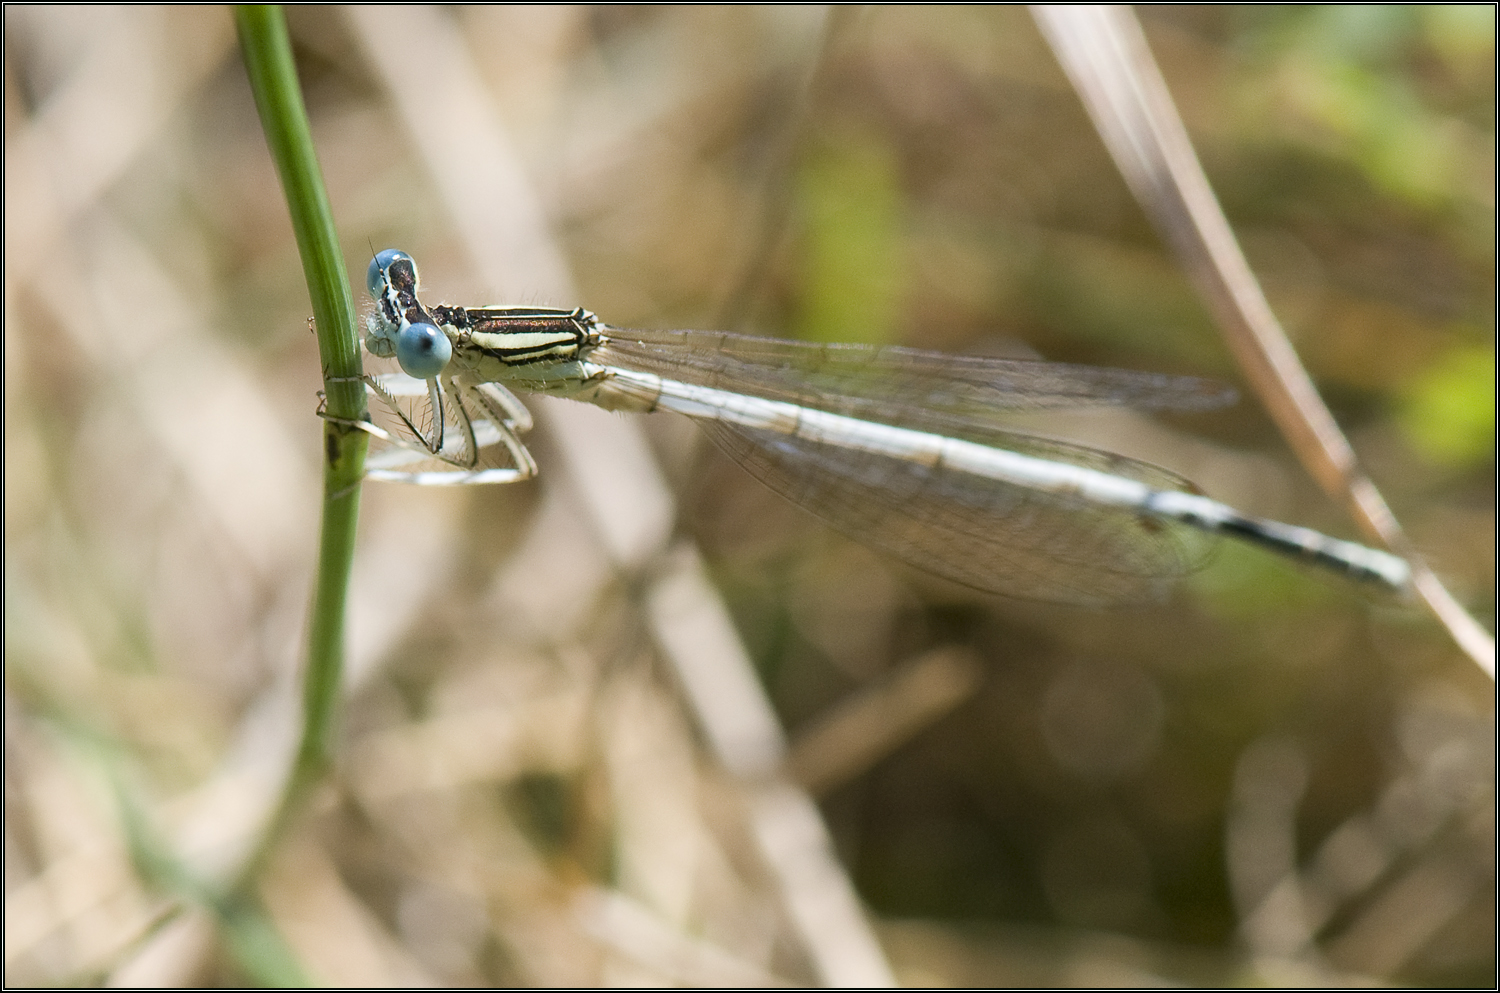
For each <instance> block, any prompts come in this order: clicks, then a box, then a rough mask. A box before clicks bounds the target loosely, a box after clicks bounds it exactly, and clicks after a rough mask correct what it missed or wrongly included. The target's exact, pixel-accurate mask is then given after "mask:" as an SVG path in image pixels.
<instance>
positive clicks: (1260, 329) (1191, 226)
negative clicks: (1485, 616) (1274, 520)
mask: <svg viewBox="0 0 1500 993" xmlns="http://www.w3.org/2000/svg"><path fill="white" fill-rule="evenodd" d="M1033 11H1034V13H1035V16H1036V19H1037V23H1038V24H1039V25H1040V26H1041V28H1042V32H1043V34H1045V35H1046V36H1047V39H1048V41H1050V42H1051V44H1052V48H1053V51H1054V52H1056V54H1057V57H1058V60H1059V61H1060V62H1061V63H1062V65H1063V68H1064V69H1065V70H1066V71H1067V73H1068V77H1069V78H1070V79H1071V80H1072V81H1073V85H1074V87H1076V88H1077V90H1078V93H1079V95H1080V96H1081V97H1082V98H1083V102H1084V105H1085V106H1086V107H1087V108H1088V112H1089V116H1090V117H1091V118H1092V119H1093V121H1094V125H1095V127H1097V128H1098V130H1099V134H1100V136H1101V137H1102V138H1103V139H1104V143H1105V145H1107V146H1108V148H1109V151H1110V154H1111V155H1112V156H1113V157H1114V160H1115V163H1116V165H1118V166H1119V168H1120V171H1121V173H1123V174H1124V176H1125V179H1126V182H1128V183H1129V184H1130V188H1131V190H1132V191H1133V192H1134V193H1135V196H1136V199H1137V200H1139V201H1140V204H1141V206H1142V207H1143V208H1144V209H1145V211H1146V213H1147V214H1148V215H1149V216H1150V217H1151V220H1152V221H1153V222H1154V223H1155V224H1156V226H1157V228H1158V229H1159V230H1160V231H1161V233H1162V235H1163V236H1164V237H1165V238H1166V240H1167V241H1168V243H1170V244H1171V246H1172V248H1173V250H1174V251H1175V252H1176V253H1177V256H1178V258H1179V259H1180V260H1181V261H1182V263H1183V265H1184V266H1185V267H1186V269H1187V271H1188V273H1189V274H1190V276H1191V277H1192V279H1193V282H1194V284H1195V285H1196V287H1197V288H1198V292H1199V294H1200V295H1201V296H1202V297H1203V298H1204V300H1205V301H1207V303H1208V306H1209V309H1210V310H1211V311H1212V312H1213V314H1214V317H1215V319H1216V320H1217V322H1218V325H1219V328H1220V329H1221V330H1222V331H1223V333H1224V336H1225V339H1226V341H1227V342H1228V344H1229V347H1230V349H1231V350H1232V351H1233V352H1234V355H1235V357H1236V358H1237V359H1238V360H1239V364H1240V367H1241V368H1242V369H1243V370H1244V371H1245V375H1246V377H1247V378H1248V379H1249V380H1250V383H1251V384H1252V386H1253V387H1254V388H1255V392H1256V394H1257V395H1258V396H1259V397H1260V398H1261V400H1262V402H1263V403H1265V405H1266V407H1267V408H1268V409H1269V410H1270V412H1271V416H1272V417H1273V418H1274V419H1275V420H1276V423H1277V424H1278V425H1279V426H1280V427H1281V430H1282V433H1283V434H1284V435H1285V436H1286V438H1287V441H1288V442H1289V443H1290V444H1291V446H1292V448H1293V450H1294V451H1295V452H1296V453H1297V456H1298V458H1299V459H1301V461H1302V464H1303V465H1304V466H1306V468H1307V470H1308V471H1309V472H1310V473H1312V475H1313V476H1314V478H1316V479H1317V480H1318V482H1319V484H1320V485H1321V486H1322V487H1323V490H1324V491H1325V492H1326V493H1328V494H1329V495H1330V496H1331V497H1333V498H1334V499H1336V500H1338V501H1340V502H1341V503H1343V504H1344V505H1345V506H1347V507H1348V509H1349V512H1350V513H1351V514H1352V515H1353V516H1354V518H1355V520H1356V521H1357V522H1358V523H1359V525H1360V527H1361V529H1363V530H1364V531H1365V532H1366V533H1368V534H1370V535H1371V536H1373V537H1375V538H1377V539H1378V540H1380V541H1382V542H1384V543H1385V545H1386V546H1387V547H1388V548H1391V549H1392V550H1394V551H1396V552H1397V553H1398V554H1400V555H1402V556H1403V557H1405V558H1406V559H1408V560H1409V561H1410V562H1411V563H1412V564H1413V575H1414V579H1413V585H1414V586H1415V587H1416V589H1417V591H1418V592H1419V593H1420V594H1421V596H1422V598H1423V600H1424V601H1425V602H1426V603H1427V605H1428V607H1429V608H1430V609H1431V611H1432V613H1433V614H1434V615H1435V616H1436V617H1437V618H1438V620H1439V621H1441V622H1442V623H1443V625H1444V626H1445V627H1447V629H1448V631H1449V632H1450V633H1451V635H1452V637H1453V640H1454V641H1455V642H1457V643H1458V645H1459V647H1461V648H1462V649H1463V651H1464V652H1466V653H1467V654H1468V655H1469V657H1470V658H1472V659H1473V660H1474V661H1475V662H1476V663H1477V664H1478V665H1479V667H1480V668H1481V669H1483V670H1484V671H1485V672H1486V673H1487V674H1488V675H1489V677H1490V678H1491V679H1494V678H1495V640H1494V638H1493V637H1491V636H1490V635H1489V633H1488V632H1486V631H1485V630H1484V629H1483V628H1482V627H1480V625H1479V623H1478V622H1477V621H1475V620H1474V619H1473V618H1472V617H1470V616H1469V615H1468V614H1467V613H1465V612H1464V610H1463V608H1462V607H1460V606H1459V604H1458V601H1457V600H1455V599H1454V598H1453V596H1452V594H1450V593H1449V592H1448V590H1447V589H1446V588H1445V587H1444V586H1443V584H1442V582H1441V581H1440V580H1439V579H1438V578H1437V576H1436V575H1435V574H1434V573H1433V572H1432V570H1431V569H1429V568H1428V567H1427V566H1426V565H1424V564H1423V563H1422V561H1421V559H1420V558H1419V557H1418V556H1417V555H1416V553H1415V551H1414V550H1413V549H1412V547H1411V543H1410V542H1409V541H1408V540H1407V539H1406V536H1405V535H1404V533H1403V532H1402V530H1401V526H1400V525H1399V524H1398V523H1397V521H1396V518H1395V516H1394V515H1393V514H1392V513H1391V511H1390V508H1389V507H1388V506H1387V505H1386V502H1385V499H1384V498H1383V497H1382V496H1381V495H1380V492H1379V491H1378V490H1377V489H1376V488H1375V484H1374V483H1373V482H1372V481H1371V480H1370V478H1369V477H1368V476H1366V475H1365V473H1364V471H1363V469H1361V468H1360V466H1359V463H1358V460H1357V458H1356V457H1355V454H1354V449H1353V448H1352V447H1351V446H1350V445H1349V442H1348V440H1347V439H1346V438H1345V437H1344V435H1343V432H1342V431H1340V430H1339V426H1338V424H1337V423H1336V422H1335V421H1334V419H1333V414H1332V413H1331V412H1329V410H1328V407H1327V406H1326V405H1325V404H1324V403H1323V400H1322V398H1321V397H1320V396H1319V395H1318V391H1317V388H1316V387H1315V386H1314V385H1313V381H1312V378H1311V377H1310V376H1308V374H1307V371H1306V369H1304V368H1303V366H1302V363H1301V361H1300V360H1299V359H1298V357H1297V353H1296V351H1295V350H1294V349H1293V347H1292V344H1291V342H1290V341H1289V340H1288V339H1287V336H1286V332H1285V331H1284V330H1282V327H1281V324H1280V322H1278V321H1277V319H1276V315H1275V314H1273V313H1272V312H1271V307H1270V304H1269V303H1267V301H1266V297H1265V294H1264V293H1263V292H1262V290H1261V287H1260V283H1259V282H1258V281H1257V280H1256V278H1255V275H1254V274H1253V273H1252V272H1251V271H1250V266H1249V264H1248V263H1247V262H1246V261H1245V256H1244V253H1243V252H1242V251H1241V250H1240V247H1239V243H1238V241H1237V240H1236V239H1235V236H1234V232H1233V231H1232V230H1230V227H1229V222H1228V220H1227V219H1226V218H1225V217H1224V212H1223V210H1222V209H1221V208H1220V207H1219V202H1218V200H1217V199H1216V198H1215V196H1214V193H1213V190H1212V189H1211V188H1210V187H1209V185H1208V178H1207V177H1206V176H1205V175H1204V173H1203V167H1202V166H1201V165H1200V164H1199V162H1198V157H1197V155H1196V154H1195V153H1194V151H1193V146H1192V143H1191V141H1190V140H1189V139H1188V135H1187V129H1186V128H1185V127H1184V126H1183V124H1182V120H1181V118H1180V117H1179V116H1178V115H1177V109H1176V107H1175V105H1174V104H1173V102H1172V97H1171V94H1170V93H1168V91H1167V86H1166V83H1165V81H1164V80H1163V79H1162V77H1161V72H1160V70H1158V69H1157V67H1156V62H1155V61H1154V60H1153V59H1152V57H1151V51H1150V49H1149V48H1148V47H1147V45H1146V39H1145V35H1144V34H1143V33H1142V32H1141V27H1140V22H1138V21H1137V20H1136V19H1135V15H1134V14H1133V13H1131V11H1130V10H1129V8H1126V7H1116V6H1110V7H1106V6H1092V5H1090V6H1076V7H1064V6H1050V5H1038V6H1036V7H1034V8H1033Z"/></svg>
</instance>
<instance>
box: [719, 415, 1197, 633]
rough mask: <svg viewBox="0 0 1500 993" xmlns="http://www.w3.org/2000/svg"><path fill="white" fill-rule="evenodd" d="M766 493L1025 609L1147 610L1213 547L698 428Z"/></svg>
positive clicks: (1160, 480)
mask: <svg viewBox="0 0 1500 993" xmlns="http://www.w3.org/2000/svg"><path fill="white" fill-rule="evenodd" d="M699 423H700V425H701V426H702V427H703V428H704V430H705V431H707V432H708V435H709V437H711V438H712V439H713V440H714V442H715V443H717V444H718V446H719V447H720V448H722V449H723V450H724V451H725V452H726V453H727V454H728V455H729V456H730V458H732V459H734V460H735V461H736V462H738V463H739V464H740V465H742V466H744V467H745V469H747V470H748V471H749V472H750V473H751V474H752V475H754V476H755V477H756V478H757V479H759V480H760V481H761V482H763V483H765V484H766V485H767V486H769V487H770V488H771V489H773V490H775V491H776V492H777V493H780V494H781V495H782V496H784V497H786V498H787V499H789V500H791V501H792V502H793V503H796V504H798V505H799V506H801V507H804V508H806V509H807V510H809V511H810V512H812V513H813V514H815V515H816V516H818V517H820V518H822V519H823V520H824V521H825V522H826V523H828V524H829V525H831V526H832V527H833V528H835V529H836V530H838V531H841V532H843V533H844V534H846V535H848V536H849V537H851V538H853V539H855V540H856V541H859V542H861V543H863V544H867V545H870V546H873V547H876V548H879V549H883V550H884V551H887V552H889V553H890V554H892V555H894V556H895V557H897V558H899V559H901V560H903V561H905V562H907V563H909V564H910V565H913V566H916V567H917V568H919V569H923V570H926V571H927V572H931V573H935V574H936V575H939V576H943V577H945V578H947V579H951V580H954V581H955V582H959V583H962V584H964V585H966V586H972V587H974V588H976V589H980V590H984V591H986V592H991V593H1001V594H1004V595H1007V596H1013V597H1021V598H1023V599H1033V600H1048V601H1053V602H1062V603H1078V604H1088V605H1095V606H1097V605H1105V604H1112V603H1122V602H1132V601H1143V600H1157V599H1161V598H1163V597H1164V596H1165V594H1166V591H1167V590H1168V589H1169V588H1170V586H1171V584H1172V582H1173V581H1174V580H1175V579H1177V578H1180V577H1181V576H1183V575H1184V574H1186V573H1189V572H1192V571H1194V570H1196V569H1198V568H1201V567H1202V566H1203V564H1204V563H1205V562H1206V561H1207V559H1208V556H1209V553H1210V551H1211V549H1212V547H1213V545H1214V543H1215V542H1214V538H1213V536H1211V535H1208V534H1205V533H1203V532H1201V531H1199V530H1197V529H1195V528H1191V527H1188V526H1187V525H1183V524H1177V523H1174V522H1170V521H1162V520H1158V519H1154V518H1145V517H1142V516H1140V515H1138V514H1135V513H1131V512H1129V511H1127V510H1122V509H1116V508H1108V507H1101V506H1098V505H1096V504H1092V503H1088V502H1085V501H1083V500H1079V499H1076V498H1069V497H1067V496H1066V495H1059V494H1050V493H1043V492H1039V491H1036V490H1031V489H1027V488H1024V487H1019V486H1014V485H1010V484H1007V483H1002V482H997V481H996V480H993V479H981V478H978V477H975V476H971V475H969V474H967V473H962V472H957V471H954V470H952V469H947V468H942V467H938V468H933V467H930V466H924V465H919V464H916V463H913V462H909V461H905V460H902V459H896V458H890V457H886V456H880V455H872V454H870V453H868V452H859V451H851V450H849V449H844V448H840V447H837V446H833V445H825V444H821V443H818V442H810V441H807V440H805V439H802V438H798V437H797V436H795V435H784V434H778V433H775V432H772V431H763V430H758V429H753V428H745V427H742V426H739V425H735V424H732V423H730V422H727V421H709V420H705V421H700V422H699ZM964 437H965V438H966V440H969V441H974V442H978V443H980V444H986V445H993V446H995V447H997V448H1006V449H1010V450H1012V451H1017V452H1021V453H1023V454H1027V455H1035V456H1036V457H1038V458H1044V459H1050V460H1053V461H1059V462H1069V463H1073V464H1075V465H1082V466H1086V467H1088V468H1093V469H1098V470H1100V471H1103V472H1108V473H1113V474H1115V475H1122V476H1127V477H1130V478H1132V479H1137V480H1139V481H1141V482H1144V483H1146V484H1147V485H1149V486H1151V487H1152V488H1154V489H1180V490H1191V489H1192V488H1193V487H1192V485H1191V484H1190V483H1188V482H1187V481H1186V480H1184V479H1182V478H1181V477H1179V476H1177V475H1175V474H1173V473H1170V472H1168V471H1166V470H1165V469H1159V468H1157V467H1155V466H1152V465H1148V464H1146V463H1144V462H1138V461H1136V460H1134V459H1128V458H1125V457H1123V456H1118V455H1111V454H1108V453H1106V452H1100V451H1096V450H1094V449H1090V448H1084V447H1082V446H1078V445H1070V444H1067V443H1065V442H1060V441H1052V440H1049V439H1043V438H1035V437H1031V436H1027V435H1018V434H1012V433H1010V432H1004V431H968V432H966V433H965V435H964Z"/></svg>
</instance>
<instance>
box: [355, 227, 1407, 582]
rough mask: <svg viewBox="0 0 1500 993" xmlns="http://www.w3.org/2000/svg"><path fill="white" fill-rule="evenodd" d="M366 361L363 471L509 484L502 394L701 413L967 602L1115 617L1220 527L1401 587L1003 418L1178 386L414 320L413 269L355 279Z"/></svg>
mask: <svg viewBox="0 0 1500 993" xmlns="http://www.w3.org/2000/svg"><path fill="white" fill-rule="evenodd" d="M367 284H368V288H369V291H370V295H371V296H372V297H373V298H374V300H375V310H374V313H372V314H371V315H370V317H369V319H368V321H367V327H366V335H365V347H366V349H367V350H368V351H369V352H370V354H371V355H373V356H377V357H379V358H382V359H392V358H393V359H395V360H396V361H397V362H398V363H399V365H400V367H401V369H402V370H403V371H402V373H391V374H386V375H378V376H366V377H365V380H364V381H365V383H366V386H367V389H368V391H369V394H370V397H371V400H372V401H373V402H372V405H371V406H372V412H373V414H374V420H373V421H371V422H361V423H359V424H358V425H357V426H358V427H360V428H361V429H363V430H365V431H368V432H369V433H370V434H371V435H373V436H375V437H376V438H378V439H380V440H382V441H384V442H386V443H387V444H386V446H385V447H384V448H383V450H380V451H377V452H375V453H374V454H372V456H371V458H370V460H369V462H368V463H367V466H368V469H367V475H368V477H369V478H371V479H380V480H395V481H402V482H412V483H418V484H423V485H453V484H466V483H503V482H513V481H516V480H520V479H525V478H528V477H530V476H532V475H534V474H535V473H536V471H537V470H536V463H535V462H534V461H533V460H532V457H531V454H530V453H529V452H528V451H527V450H526V447H525V446H524V445H523V444H522V443H521V441H520V439H519V435H520V434H522V433H524V432H525V431H526V430H527V429H528V428H529V427H530V426H531V418H530V416H529V415H528V413H527V411H526V408H525V407H524V406H523V405H522V404H521V403H520V401H519V400H517V399H516V397H515V396H514V395H513V394H512V393H511V392H510V389H507V387H510V388H511V389H516V390H520V391H522V392H526V393H547V394H552V395H555V396H562V397H568V398H570V399H573V400H581V401H585V402H588V403H593V404H596V405H598V406H600V407H604V408H605V409H608V410H617V411H632V412H640V413H649V412H652V411H658V410H667V411H675V412H677V413H680V414H686V415H687V416H689V417H692V418H694V419H695V420H696V421H697V422H698V423H699V424H700V425H701V426H702V427H703V428H704V429H705V430H706V431H707V432H708V434H709V436H710V437H711V438H712V439H713V440H714V441H715V442H716V443H717V444H718V445H719V447H720V448H722V449H723V450H724V451H725V452H726V453H727V454H728V455H729V456H730V457H731V458H733V459H734V460H735V461H736V462H738V463H739V464H740V465H741V466H743V467H745V468H746V469H747V470H749V471H750V473H751V474H752V475H754V476H755V477H757V478H758V479H760V480H761V481H762V482H763V483H765V484H766V485H768V486H769V487H770V488H771V489H773V490H775V491H777V492H778V493H780V494H782V495H783V496H785V497H787V498H788V499H790V500H791V501H793V502H794V503H796V504H798V505H800V506H802V507H804V508H806V509H808V510H809V511H811V512H812V513H814V514H816V515H817V516H819V517H821V518H822V519H823V520H825V521H826V522H827V523H829V524H830V525H832V526H833V527H834V528H836V529H838V530H840V531H843V532H845V533H846V534H848V535H850V536H851V537H853V538H855V539H856V540H858V541H860V542H863V543H865V544H868V545H871V546H874V547H877V548H880V549H883V550H885V551H887V552H889V553H891V554H893V555H895V556H896V557H897V558H900V559H903V560H905V561H906V562H908V563H910V564H912V565H914V566H917V567H918V568H921V569H925V570H927V571H929V572H933V573H936V574H938V575H940V576H945V577H947V578H949V579H952V580H956V581H958V582H960V583H964V584H966V585H969V586H972V587H977V588H978V589H981V590H986V591H991V592H996V593H1003V594H1008V595H1012V596H1020V597H1027V598H1033V599H1043V600H1056V601H1064V602H1074V603H1080V602H1081V603H1108V602H1117V601H1122V600H1133V599H1142V598H1146V597H1150V596H1152V595H1153V594H1158V593H1159V592H1160V591H1161V589H1162V588H1163V586H1164V584H1165V583H1167V582H1170V581H1171V580H1172V579H1174V578H1176V577H1179V576H1182V575H1183V574H1185V573H1188V572H1190V571H1192V570H1194V569H1196V568H1198V567H1199V566H1201V565H1202V564H1203V562H1204V561H1205V558H1206V556H1207V552H1208V550H1209V547H1210V546H1211V544H1212V542H1213V539H1214V538H1215V537H1216V536H1218V535H1229V536H1232V537H1234V538H1238V539H1241V540H1244V541H1249V542H1253V543H1255V544H1257V545H1260V546H1261V547H1264V548H1268V549H1271V550H1273V551H1275V552H1278V553H1282V554H1285V555H1290V556H1293V557H1296V558H1299V559H1301V560H1303V561H1307V562H1311V563H1315V564H1317V565H1319V566H1322V567H1326V568H1330V569H1333V570H1336V571H1338V572H1341V573H1343V574H1345V575H1347V576H1351V577H1354V578H1356V579H1360V580H1367V581H1372V582H1375V583H1379V584H1383V585H1385V586H1388V587H1391V588H1394V589H1398V590H1401V589H1404V588H1405V587H1406V585H1407V583H1408V581H1409V576H1410V570H1409V568H1408V566H1407V564H1406V563H1405V562H1404V561H1403V560H1401V559H1399V558H1397V557H1396V556H1393V555H1390V554H1388V553H1385V552H1380V551H1375V550H1373V549H1369V548H1365V547H1364V546H1362V545H1357V544H1354V543H1352V542H1347V541H1340V540H1337V539H1334V538H1329V537H1326V536H1324V535H1322V534H1319V533H1317V532H1316V531H1311V530H1308V529H1306V528H1300V527H1294V526H1291V525H1287V524H1281V523H1277V522H1275V521H1268V520H1262V519H1258V518H1254V517H1250V516H1248V515H1245V514H1242V513H1240V512H1238V511H1236V510H1234V509H1232V508H1230V507H1228V506H1226V505H1225V504H1222V503H1218V502H1216V501H1214V500H1211V499H1209V498H1208V497H1206V496H1203V495H1201V494H1200V493H1199V492H1197V491H1196V490H1195V489H1194V487H1193V486H1192V484H1190V483H1188V482H1187V481H1186V480H1184V479H1182V478H1181V477H1179V476H1177V475H1175V474H1173V473H1171V472H1168V471H1166V470H1164V469H1159V468H1157V467H1155V466H1151V465H1148V464H1146V463H1144V462H1139V461H1136V460H1134V459H1129V458H1125V457H1124V456H1120V455H1112V454H1109V453H1107V452H1102V451H1097V450H1094V449H1091V448H1086V447H1083V446H1081V445H1075V444H1070V443H1067V442H1062V441H1054V440H1050V439H1045V438H1040V437H1036V436H1033V435H1029V434H1024V433H1020V432H1017V431H1015V430H1011V429H1008V428H1007V427H1006V426H1005V423H1004V416H1005V415H1006V414H1007V413H1012V414H1013V413H1015V412H1018V411H1034V410H1043V409H1055V408H1062V407H1075V406H1099V405H1123V406H1131V407H1137V408H1156V409H1179V410H1180V409H1194V408H1198V409H1202V408H1208V407H1213V406H1218V405H1220V404H1221V403H1223V402H1225V400H1226V399H1227V395H1228V391H1227V390H1225V389H1224V388H1223V387H1220V386H1218V385H1216V384H1214V383H1211V382H1208V381H1205V380H1200V379H1194V378H1191V377H1182V376H1166V375H1155V374H1150V373H1140V372H1128V371H1124V370H1118V369H1099V368H1092V367H1088V366H1073V365H1059V364H1054V363H1047V362H1027V361H1017V360H1008V359H991V358H972V357H962V356H952V355H944V354H940V353H936V352H924V351H917V350H914V349H908V348H894V347H892V348H872V347H867V346H860V345H815V344H808V343H803V342H794V341H781V340H775V339H768V338H753V337H747V336H744V335H736V334H728V333H720V332H703V331H637V330H623V329H619V328H613V327H609V326H607V325H605V324H602V323H601V322H600V321H599V320H598V319H597V318H596V317H595V316H594V315H593V314H591V313H589V312H588V311H586V310H583V309H582V308H578V309H575V310H566V309H554V308H547V307H470V308H465V307H453V306H446V305H439V306H434V307H431V308H428V307H427V306H425V305H424V304H423V303H422V302H421V301H420V300H419V299H418V297H417V289H418V286H417V269H416V264H415V262H413V260H412V258H411V256H409V255H407V254H406V253H404V252H399V251H395V250H386V251H383V252H381V253H380V254H379V255H377V256H376V257H375V259H374V260H373V261H372V262H371V263H370V269H369V274H368V279H367Z"/></svg>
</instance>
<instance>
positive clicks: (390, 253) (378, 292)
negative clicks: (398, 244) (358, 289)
mask: <svg viewBox="0 0 1500 993" xmlns="http://www.w3.org/2000/svg"><path fill="white" fill-rule="evenodd" d="M399 259H405V260H406V261H408V262H411V263H412V273H413V274H415V273H416V269H417V264H416V263H415V262H412V257H411V256H410V255H407V254H406V253H405V252H403V251H401V250H400V249H397V248H387V249H386V250H385V251H383V252H381V253H380V254H379V255H377V256H375V257H374V258H373V259H371V260H370V268H369V269H367V270H366V271H365V288H366V289H368V290H369V291H370V296H372V297H374V298H375V299H377V300H379V299H380V297H381V296H382V295H383V294H384V292H385V271H386V270H387V269H389V268H390V267H391V263H392V262H396V261H397V260H399Z"/></svg>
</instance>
